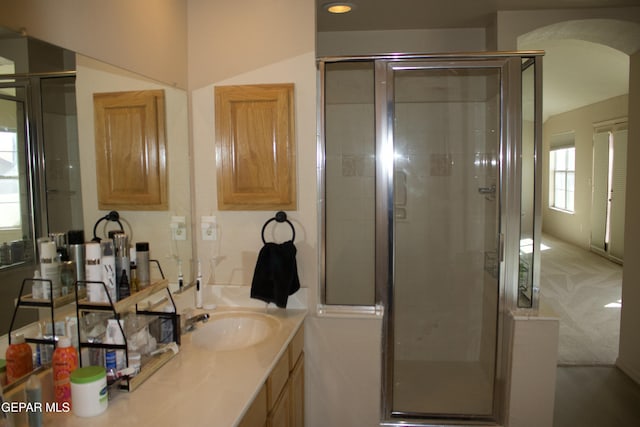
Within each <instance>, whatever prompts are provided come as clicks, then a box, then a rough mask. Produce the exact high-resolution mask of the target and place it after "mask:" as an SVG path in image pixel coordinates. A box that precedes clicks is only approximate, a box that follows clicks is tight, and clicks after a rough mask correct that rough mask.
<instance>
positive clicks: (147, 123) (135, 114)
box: [93, 90, 168, 210]
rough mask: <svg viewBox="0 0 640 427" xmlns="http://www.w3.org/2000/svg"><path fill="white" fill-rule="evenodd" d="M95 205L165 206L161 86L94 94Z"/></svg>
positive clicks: (138, 207)
mask: <svg viewBox="0 0 640 427" xmlns="http://www.w3.org/2000/svg"><path fill="white" fill-rule="evenodd" d="M93 104H94V113H95V138H96V174H97V181H98V207H99V208H100V209H103V210H108V209H124V210H167V209H168V197H167V158H166V157H167V156H166V141H165V110H164V91H162V90H145V91H135V92H113V93H96V94H94V95H93Z"/></svg>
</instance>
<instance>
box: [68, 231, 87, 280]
mask: <svg viewBox="0 0 640 427" xmlns="http://www.w3.org/2000/svg"><path fill="white" fill-rule="evenodd" d="M67 251H68V252H69V260H71V261H73V263H74V264H75V267H76V280H77V281H84V280H85V274H84V262H85V256H84V230H69V231H68V232H67Z"/></svg>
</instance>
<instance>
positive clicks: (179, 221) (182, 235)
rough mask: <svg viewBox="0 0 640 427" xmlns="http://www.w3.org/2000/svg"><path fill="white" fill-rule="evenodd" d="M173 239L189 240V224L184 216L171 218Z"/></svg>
mask: <svg viewBox="0 0 640 427" xmlns="http://www.w3.org/2000/svg"><path fill="white" fill-rule="evenodd" d="M170 227H171V238H172V239H173V240H187V222H186V219H185V217H183V216H172V217H171V224H170Z"/></svg>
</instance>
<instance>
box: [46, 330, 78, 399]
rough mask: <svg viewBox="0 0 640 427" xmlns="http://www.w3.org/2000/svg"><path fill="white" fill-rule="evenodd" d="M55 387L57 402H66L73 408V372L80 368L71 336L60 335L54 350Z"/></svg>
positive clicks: (52, 362)
mask: <svg viewBox="0 0 640 427" xmlns="http://www.w3.org/2000/svg"><path fill="white" fill-rule="evenodd" d="M51 364H52V366H53V389H54V396H55V399H56V402H58V404H59V405H63V404H64V403H65V402H66V403H67V404H68V405H69V406H68V407H69V408H71V372H73V371H75V370H76V369H77V368H78V352H77V351H76V349H75V347H72V346H71V340H70V339H69V337H64V336H62V337H60V338H59V339H58V346H57V347H56V349H55V350H54V351H53V357H52V361H51Z"/></svg>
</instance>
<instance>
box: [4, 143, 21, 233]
mask: <svg viewBox="0 0 640 427" xmlns="http://www.w3.org/2000/svg"><path fill="white" fill-rule="evenodd" d="M18 180H19V176H18V147H17V134H16V133H15V132H7V131H0V229H7V228H20V183H19V181H18Z"/></svg>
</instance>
